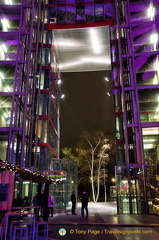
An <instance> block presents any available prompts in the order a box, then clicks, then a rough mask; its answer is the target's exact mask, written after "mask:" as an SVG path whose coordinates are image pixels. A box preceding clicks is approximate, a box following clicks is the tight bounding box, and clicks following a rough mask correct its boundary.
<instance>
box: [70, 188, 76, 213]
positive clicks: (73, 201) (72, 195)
mask: <svg viewBox="0 0 159 240" xmlns="http://www.w3.org/2000/svg"><path fill="white" fill-rule="evenodd" d="M71 202H72V214H76V213H75V209H76V195H75V191H73V192H72V194H71Z"/></svg>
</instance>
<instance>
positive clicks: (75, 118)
mask: <svg viewBox="0 0 159 240" xmlns="http://www.w3.org/2000/svg"><path fill="white" fill-rule="evenodd" d="M109 76H110V72H108V71H99V72H78V73H62V76H61V79H62V93H64V94H65V98H64V99H62V100H61V118H60V123H61V148H63V147H74V146H76V144H77V143H78V142H79V140H80V135H81V133H82V132H83V131H84V130H86V131H96V130H103V131H106V133H107V134H112V135H113V133H114V118H113V112H114V111H113V96H111V97H109V96H108V95H107V92H108V91H109V90H110V89H111V79H110V77H109ZM105 77H109V79H110V81H109V82H107V81H105V80H104V79H105Z"/></svg>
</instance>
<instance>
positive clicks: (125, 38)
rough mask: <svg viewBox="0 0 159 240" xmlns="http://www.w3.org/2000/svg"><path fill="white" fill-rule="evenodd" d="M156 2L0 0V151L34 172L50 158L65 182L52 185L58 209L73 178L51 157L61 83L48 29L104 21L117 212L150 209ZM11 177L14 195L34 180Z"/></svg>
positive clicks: (155, 128)
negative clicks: (14, 185) (108, 54)
mask: <svg viewBox="0 0 159 240" xmlns="http://www.w3.org/2000/svg"><path fill="white" fill-rule="evenodd" d="M79 3H80V4H79ZM158 7H159V1H158V0H147V1H144V0H136V1H134V0H120V1H117V0H116V1H111V0H110V1H94V2H92V1H83V0H80V1H78V0H67V1H61V0H48V1H45V2H44V1H38V0H33V1H28V0H21V1H18V0H13V1H5V0H0V13H1V14H0V115H1V118H0V150H1V158H2V160H5V161H7V162H9V163H11V164H13V165H14V164H15V165H19V166H20V167H21V168H27V169H32V171H37V172H41V173H42V172H43V171H44V170H47V169H50V166H51V165H52V164H55V165H54V167H53V168H54V170H56V171H61V170H62V171H66V172H67V178H66V179H67V181H66V182H63V183H60V184H59V185H58V186H57V184H56V186H54V187H56V189H58V190H59V195H57V196H56V197H57V198H58V200H59V203H60V202H61V208H63V207H64V205H63V203H62V200H60V199H62V198H65V208H67V206H68V205H69V195H70V193H71V192H72V190H74V189H73V188H74V187H75V185H76V184H77V183H76V182H75V178H74V177H75V176H73V175H71V173H72V172H73V171H74V170H73V169H74V167H73V166H72V165H70V163H68V162H67V161H66V162H67V163H66V162H65V161H64V162H61V160H59V149H60V99H61V84H60V81H59V80H60V70H59V63H58V57H57V56H58V53H57V51H56V44H55V41H54V40H55V39H54V31H55V29H67V28H73V27H74V28H76V27H77V28H78V27H80V28H84V27H98V26H108V27H109V36H108V37H110V53H111V69H112V82H113V87H112V92H113V94H114V118H115V128H116V193H117V206H118V213H148V212H151V211H152V210H153V205H152V204H153V203H154V202H155V201H156V198H157V197H158V187H159V183H158V179H159V177H158V175H159V167H158V166H159V163H158V156H159V150H158V136H159V120H158V119H159V116H158V112H159V91H158V90H159V73H158V68H159V63H158V55H159V44H158V42H159V41H158V21H157V19H158V12H159V11H158ZM114 20H115V21H114ZM72 24H73V25H72ZM53 158H56V159H58V160H56V161H54V163H53V162H52V159H53ZM68 166H69V168H68ZM68 173H69V174H68ZM16 184H19V186H20V188H21V191H17V192H15V197H20V196H21V197H22V196H24V195H25V194H30V192H31V189H33V192H35V191H34V190H35V188H36V187H37V186H36V185H34V186H33V183H31V182H30V181H29V183H27V182H25V181H24V182H23V181H20V182H19V183H16ZM19 186H18V185H17V188H15V189H18V188H19ZM64 186H65V188H66V189H65V190H66V193H67V194H65V195H63V193H62V191H63V189H64ZM54 187H53V188H52V190H51V191H54V190H55V189H54ZM60 191H61V192H60ZM59 208H60V206H59Z"/></svg>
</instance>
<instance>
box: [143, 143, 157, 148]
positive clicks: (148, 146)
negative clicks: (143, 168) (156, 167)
mask: <svg viewBox="0 0 159 240" xmlns="http://www.w3.org/2000/svg"><path fill="white" fill-rule="evenodd" d="M154 147H155V145H153V144H144V149H151V148H154Z"/></svg>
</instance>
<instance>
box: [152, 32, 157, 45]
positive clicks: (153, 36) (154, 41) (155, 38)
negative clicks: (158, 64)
mask: <svg viewBox="0 0 159 240" xmlns="http://www.w3.org/2000/svg"><path fill="white" fill-rule="evenodd" d="M157 42H158V34H157V33H155V34H152V35H151V43H157Z"/></svg>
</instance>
